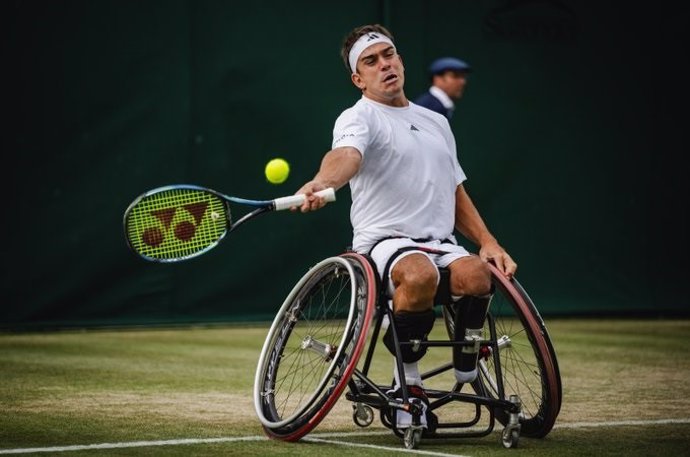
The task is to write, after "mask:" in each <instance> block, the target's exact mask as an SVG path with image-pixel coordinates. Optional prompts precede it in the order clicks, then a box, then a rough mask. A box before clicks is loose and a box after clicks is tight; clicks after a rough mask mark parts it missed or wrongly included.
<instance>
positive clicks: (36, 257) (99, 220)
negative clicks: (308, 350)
mask: <svg viewBox="0 0 690 457" xmlns="http://www.w3.org/2000/svg"><path fill="white" fill-rule="evenodd" d="M608 3H609V2H600V3H598V4H596V6H593V5H583V4H581V2H573V1H564V2H557V1H542V2H538V1H486V2H475V1H438V0H436V1H421V0H418V1H411V0H410V1H393V0H391V1H365V0H359V1H357V0H352V1H348V2H324V1H293V2H281V1H260V0H259V1H254V2H242V3H240V2H230V1H210V0H201V1H191V0H188V1H185V0H169V1H162V0H161V1H111V0H102V1H86V0H73V1H66V0H63V1H42V2H41V1H35V0H25V1H15V2H10V3H8V4H6V5H5V7H4V8H3V10H4V12H3V16H4V17H3V24H4V26H3V29H4V33H3V42H4V43H3V54H4V56H5V59H3V60H4V65H3V67H4V73H5V74H4V75H3V81H4V83H5V84H4V88H5V91H6V93H7V101H6V104H5V108H6V110H8V114H9V116H6V122H5V126H6V127H5V128H6V129H7V130H6V131H5V132H4V135H3V137H4V138H3V150H4V152H5V154H4V156H5V166H4V167H3V169H4V174H5V175H6V183H7V184H6V186H7V189H8V191H9V194H8V198H6V199H5V217H4V224H3V229H2V234H3V238H4V240H5V242H4V243H3V246H2V254H3V274H2V290H3V297H2V305H1V311H0V325H1V326H2V327H4V328H19V327H39V326H61V325H66V326H72V325H121V324H142V325H148V324H155V323H185V322H217V321H242V320H256V319H268V318H270V317H271V316H272V315H273V313H274V312H275V310H276V309H277V308H278V307H279V305H280V303H281V301H282V298H283V297H284V296H285V295H286V293H287V292H288V291H289V290H290V288H291V287H292V285H293V284H294V283H295V282H296V281H297V279H298V278H299V277H300V276H301V275H302V274H303V273H304V271H306V269H307V268H308V267H309V266H310V265H312V264H313V263H315V262H317V261H318V260H320V259H322V258H323V257H325V256H329V255H335V254H338V253H340V252H342V251H343V250H344V249H345V248H346V247H347V246H348V244H349V242H350V237H351V231H350V225H349V219H348V215H349V212H348V210H349V208H348V206H349V191H348V189H347V188H344V189H342V190H341V191H340V192H339V193H338V201H337V202H336V203H335V204H332V205H329V206H328V207H326V208H325V209H324V210H322V211H320V212H317V213H312V214H307V215H302V214H298V213H280V214H274V215H271V216H269V217H266V218H265V219H260V220H257V221H256V222H255V223H252V224H251V225H248V226H246V227H243V228H241V229H240V230H239V231H238V232H236V233H233V234H232V235H231V236H230V237H228V238H227V239H226V240H225V241H224V242H223V243H222V244H221V245H220V246H219V247H218V248H216V249H214V250H213V251H211V252H210V253H208V254H207V255H205V256H203V257H200V258H198V259H195V260H192V261H189V262H186V263H181V264H175V265H159V264H150V263H146V262H144V261H142V260H139V259H138V258H136V257H135V256H134V255H133V254H132V253H130V252H129V251H128V249H127V247H126V245H125V241H124V236H123V232H122V214H123V211H124V209H125V208H126V207H127V205H128V204H129V203H130V201H131V200H132V199H134V198H135V197H136V196H137V195H139V194H140V193H142V192H143V191H145V190H148V189H150V188H153V187H157V186H161V185H166V184H174V183H192V184H198V185H203V186H208V187H211V188H214V189H217V190H219V191H222V192H225V193H228V194H233V195H239V196H246V197H250V198H272V197H275V196H280V195H283V194H291V193H293V192H294V191H295V190H296V189H297V188H299V187H300V186H301V184H302V183H303V182H304V181H306V180H307V179H309V178H310V177H311V176H313V174H314V173H315V171H316V170H317V168H318V165H319V162H320V159H321V157H322V155H323V154H324V153H325V152H326V151H327V150H328V149H329V147H330V143H331V131H332V127H333V122H334V120H335V118H336V117H337V115H338V114H339V113H340V112H341V111H342V110H343V109H345V108H346V107H348V106H350V105H351V104H352V103H354V102H355V101H356V99H357V98H358V97H359V94H358V92H357V91H356V90H355V88H354V87H353V86H352V85H351V83H350V82H349V75H348V74H347V73H346V72H345V70H344V67H343V65H342V63H341V62H340V58H339V55H338V53H339V47H340V43H341V41H342V38H343V36H344V35H345V34H346V33H347V32H348V31H349V30H350V29H351V28H353V27H355V26H357V25H361V24H364V23H373V22H380V23H384V24H385V25H387V26H388V27H389V28H390V29H391V30H392V32H393V33H394V35H395V36H396V41H397V45H398V48H399V51H400V53H401V54H402V56H403V59H404V62H405V66H406V77H407V85H406V92H407V95H408V96H409V97H410V98H413V97H415V96H416V95H417V94H418V93H419V92H421V91H423V90H426V85H427V82H428V81H427V77H426V74H425V68H426V66H427V65H428V63H429V62H430V61H431V60H432V59H433V58H436V57H439V56H442V55H454V56H458V57H461V58H463V59H464V60H467V61H468V62H470V63H471V65H472V66H473V68H474V71H473V73H472V74H471V76H470V79H469V84H468V87H467V91H466V94H465V96H464V97H463V99H462V100H460V102H459V105H458V109H457V111H456V115H455V117H454V118H453V120H452V122H451V125H452V127H453V129H454V131H455V133H456V135H457V139H458V147H459V156H460V160H461V163H462V164H463V166H464V168H465V170H466V172H467V174H468V176H469V180H468V182H467V187H468V189H469V191H470V193H471V195H472V196H473V198H474V200H475V203H476V204H477V206H478V207H479V209H480V211H481V212H482V214H483V215H484V217H485V219H486V221H487V223H488V224H489V226H490V227H491V228H492V230H493V231H494V232H495V234H496V235H497V237H498V238H499V240H500V241H501V242H502V244H504V245H505V247H506V248H507V249H508V250H509V251H510V252H511V254H512V255H513V256H514V257H515V258H516V259H517V261H518V262H519V264H520V269H519V272H518V278H519V279H520V281H521V282H522V283H523V285H524V286H525V287H526V288H527V289H528V291H529V292H530V294H531V295H532V298H533V299H534V300H535V302H536V303H537V305H538V306H539V307H540V309H541V310H542V312H543V313H544V314H547V315H548V314H591V313H607V314H628V313H648V314H659V315H660V314H677V313H687V312H688V299H687V298H686V296H685V295H681V294H680V293H679V292H680V284H681V283H682V281H683V280H684V279H685V277H686V276H687V274H688V272H689V271H688V270H689V268H688V262H687V261H686V259H685V257H686V256H687V254H688V252H689V250H688V241H687V235H688V232H689V231H688V214H687V213H688V210H687V208H688V198H687V196H686V194H687V191H686V190H685V186H684V185H682V178H681V176H682V175H684V174H685V172H684V171H683V169H682V168H681V167H680V165H679V160H678V158H679V157H680V155H681V153H682V152H684V151H685V150H686V149H687V146H686V145H685V138H684V133H683V131H684V129H685V128H686V126H685V122H684V119H686V118H687V115H684V114H683V115H681V114H680V113H684V111H685V109H686V103H685V102H686V101H687V98H688V97H687V92H688V89H687V76H688V71H687V70H688V68H687V67H688V57H687V55H688V54H687V49H686V46H685V44H684V43H685V42H687V38H688V37H687V35H688V29H689V27H688V17H689V16H688V14H687V13H685V11H680V10H679V7H677V6H674V5H675V3H673V2H668V1H666V2H661V3H658V2H657V3H655V4H654V7H653V9H651V7H642V6H635V7H633V6H630V5H613V4H608ZM611 3H613V2H611ZM275 156H282V157H284V158H286V159H287V160H289V161H290V163H291V166H292V174H291V176H290V178H289V180H288V181H287V182H286V183H285V184H283V185H280V186H274V185H271V184H269V183H267V182H266V181H265V179H264V177H263V165H264V164H265V163H266V161H267V160H269V159H270V158H272V157H275ZM683 177H684V176H683ZM470 247H472V248H473V246H470Z"/></svg>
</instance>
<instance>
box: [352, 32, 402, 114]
mask: <svg viewBox="0 0 690 457" xmlns="http://www.w3.org/2000/svg"><path fill="white" fill-rule="evenodd" d="M352 82H353V83H354V85H355V86H357V87H358V88H359V89H361V90H362V91H363V93H364V96H365V97H367V98H370V99H372V100H374V101H377V102H379V103H383V104H386V105H391V106H407V99H406V98H405V93H404V92H403V86H404V84H405V68H404V67H403V64H402V59H401V58H400V55H398V53H397V52H396V50H395V48H394V47H393V46H391V45H390V44H388V43H376V44H374V45H372V46H369V47H368V48H366V49H365V50H364V52H362V54H361V55H360V56H359V60H357V73H353V75H352Z"/></svg>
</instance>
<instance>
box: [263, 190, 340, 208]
mask: <svg viewBox="0 0 690 457" xmlns="http://www.w3.org/2000/svg"><path fill="white" fill-rule="evenodd" d="M314 195H316V196H318V197H323V198H325V199H326V201H327V202H334V201H335V189H333V188H332V187H329V188H328V189H324V190H320V191H318V192H314ZM302 203H304V194H297V195H290V196H289V197H280V198H276V199H275V200H273V204H274V205H275V209H276V211H280V210H283V209H288V208H292V207H293V206H301V205H302Z"/></svg>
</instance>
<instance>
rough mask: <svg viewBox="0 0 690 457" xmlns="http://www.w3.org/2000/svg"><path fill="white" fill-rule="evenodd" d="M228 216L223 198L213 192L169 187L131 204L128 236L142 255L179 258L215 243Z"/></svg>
mask: <svg viewBox="0 0 690 457" xmlns="http://www.w3.org/2000/svg"><path fill="white" fill-rule="evenodd" d="M229 216H230V215H229V212H228V210H227V207H226V205H225V204H224V202H223V201H222V200H221V199H220V198H219V197H217V196H216V195H214V194H211V193H208V192H204V191H202V190H196V189H168V190H165V191H161V192H158V193H154V194H151V195H147V196H144V197H143V198H142V199H141V200H140V201H139V202H137V203H136V204H135V205H134V206H133V207H132V208H131V210H130V213H129V215H128V218H127V238H128V240H129V243H130V246H132V248H133V249H134V250H135V251H136V252H137V253H139V254H140V255H143V256H144V257H148V258H152V259H157V260H162V261H165V260H171V261H172V260H180V259H183V258H186V257H190V256H193V255H196V254H198V253H199V252H200V251H204V250H207V249H210V248H211V247H213V246H214V245H215V244H216V243H218V241H220V239H221V238H222V237H223V236H224V235H225V233H226V229H227V224H228V223H229V218H230V217H229Z"/></svg>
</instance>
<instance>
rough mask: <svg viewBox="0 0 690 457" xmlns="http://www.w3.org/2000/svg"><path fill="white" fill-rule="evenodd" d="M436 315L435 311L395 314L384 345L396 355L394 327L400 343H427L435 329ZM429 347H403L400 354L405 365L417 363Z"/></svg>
mask: <svg viewBox="0 0 690 457" xmlns="http://www.w3.org/2000/svg"><path fill="white" fill-rule="evenodd" d="M435 319H436V314H435V313H434V310H433V309H430V310H427V311H422V312H407V311H400V312H397V313H395V314H393V322H391V323H390V324H389V325H388V330H386V334H385V335H383V344H384V345H385V346H386V348H388V350H389V351H390V353H391V354H393V355H396V350H395V340H394V337H393V327H395V333H396V334H397V336H398V341H399V342H401V343H403V342H404V343H406V342H409V341H411V340H418V341H420V342H423V341H427V339H428V336H429V332H431V329H432V328H433V327H434V320H435ZM426 350H427V347H426V346H424V345H421V346H414V345H401V346H400V354H401V355H402V360H403V362H405V363H412V362H416V361H418V360H419V359H421V358H422V357H424V354H426Z"/></svg>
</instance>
